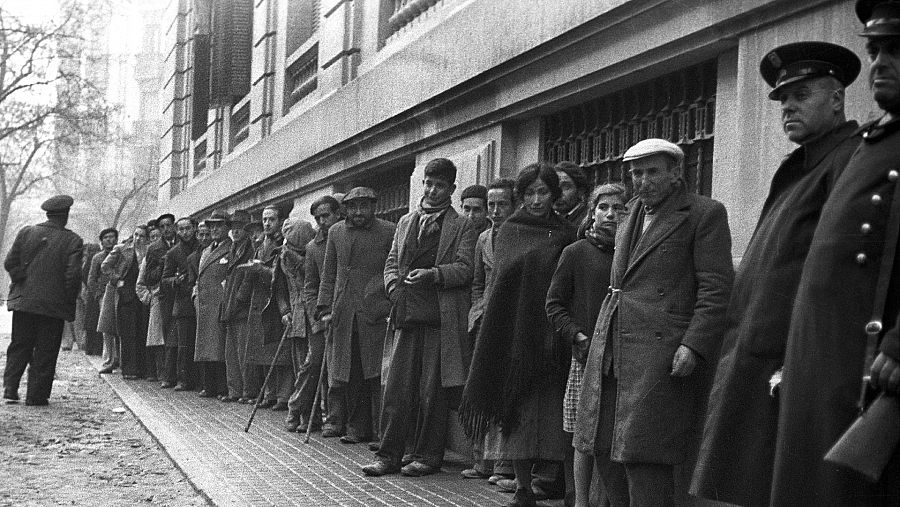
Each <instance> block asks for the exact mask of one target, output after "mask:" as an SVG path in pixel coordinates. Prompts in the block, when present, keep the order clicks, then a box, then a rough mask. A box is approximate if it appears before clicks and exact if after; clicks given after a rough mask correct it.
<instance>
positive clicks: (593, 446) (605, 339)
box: [573, 139, 734, 506]
mask: <svg viewBox="0 0 900 507" xmlns="http://www.w3.org/2000/svg"><path fill="white" fill-rule="evenodd" d="M623 162H624V163H625V164H626V168H627V169H628V170H629V172H630V174H631V178H632V180H633V183H634V194H635V197H634V198H633V199H632V200H631V201H630V202H629V203H628V209H629V210H630V212H629V214H628V217H627V218H626V219H625V220H624V221H623V222H622V223H621V224H620V225H619V229H618V231H617V234H616V251H615V254H614V256H613V267H612V274H611V277H610V287H609V290H608V293H607V296H606V299H605V300H604V301H603V306H602V307H601V310H600V315H599V316H598V320H597V326H596V327H595V331H594V336H593V338H592V341H593V343H592V344H591V347H590V352H589V356H588V360H587V365H586V368H585V372H584V375H585V376H584V384H583V388H582V394H581V400H580V402H579V405H578V418H577V422H576V428H575V437H574V441H573V445H574V446H575V448H576V449H578V450H579V451H581V452H590V453H594V455H595V456H596V463H597V466H598V468H599V470H600V475H601V477H602V478H603V482H604V485H605V486H606V489H607V492H608V495H609V500H610V502H611V504H612V505H613V506H627V505H674V504H675V503H676V498H680V497H682V496H683V495H684V494H685V490H686V489H687V488H686V486H687V484H686V483H684V482H683V481H680V480H679V481H676V478H675V465H676V464H679V463H682V462H684V461H685V460H686V459H687V458H688V457H689V456H690V455H691V454H692V449H691V446H692V445H693V442H694V441H695V440H696V439H695V432H696V431H697V430H698V429H699V427H700V417H701V415H702V414H700V413H699V412H700V410H701V408H702V405H703V401H704V400H705V398H706V394H707V391H708V377H709V373H708V372H710V371H711V369H712V368H713V367H714V366H715V365H714V361H715V356H716V353H717V351H718V347H719V341H720V340H721V335H722V330H723V329H724V327H725V309H726V306H727V304H728V297H729V293H730V291H731V284H732V279H733V278H734V269H733V267H732V262H731V232H730V231H729V229H728V217H727V215H726V212H725V207H724V206H722V204H721V203H719V202H716V201H714V200H712V199H709V198H707V197H703V196H700V195H696V194H692V193H689V192H687V191H686V190H685V188H684V179H683V178H682V167H683V165H682V164H683V162H684V153H683V152H682V151H681V148H679V147H678V146H677V145H675V144H672V143H670V142H669V141H665V140H663V139H646V140H644V141H641V142H639V143H637V144H635V145H634V146H632V147H631V148H629V149H628V151H626V152H625V155H624V157H623ZM676 484H677V487H676Z"/></svg>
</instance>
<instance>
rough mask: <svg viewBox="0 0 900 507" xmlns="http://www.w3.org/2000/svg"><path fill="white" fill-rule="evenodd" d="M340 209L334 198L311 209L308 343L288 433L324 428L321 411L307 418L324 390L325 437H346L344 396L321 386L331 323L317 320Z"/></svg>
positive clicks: (306, 269)
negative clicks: (313, 223) (318, 393)
mask: <svg viewBox="0 0 900 507" xmlns="http://www.w3.org/2000/svg"><path fill="white" fill-rule="evenodd" d="M340 207H341V205H340V203H338V201H337V200H336V199H335V198H334V197H332V196H330V195H325V196H322V197H320V198H318V199H316V200H315V201H313V203H312V205H310V207H309V212H310V214H311V215H312V216H313V218H314V219H315V221H316V225H317V226H318V231H316V234H315V237H313V238H312V239H311V240H309V241H308V242H307V243H306V245H305V246H304V250H305V252H306V255H304V256H303V266H302V272H303V278H302V281H303V287H302V289H303V295H302V298H301V301H302V303H303V304H304V305H305V306H306V308H305V310H306V324H307V329H306V339H305V340H300V341H299V344H298V350H297V351H296V353H297V359H298V361H299V364H300V366H299V367H298V368H297V379H296V381H295V383H294V394H292V395H291V399H290V400H288V414H287V417H285V421H284V424H285V429H286V430H288V431H300V432H304V431H306V425H307V424H312V429H313V430H317V429H319V428H320V427H321V425H322V414H321V413H319V412H320V407H318V406H317V407H316V412H315V413H314V414H313V418H312V420H311V421H308V420H307V418H308V417H309V414H310V411H311V410H312V404H313V401H315V397H316V390H317V389H322V390H323V392H325V393H326V395H325V401H326V403H325V406H326V409H327V414H326V421H325V427H324V428H323V429H322V436H323V437H336V436H337V437H340V436H343V435H344V416H345V410H346V403H345V401H344V396H338V393H337V392H336V391H335V392H332V390H331V389H329V388H328V386H327V385H322V386H319V376H320V374H321V372H322V359H323V358H324V357H325V326H326V325H327V323H325V322H322V321H321V320H316V319H315V314H316V301H317V300H318V299H319V283H320V282H321V280H322V279H321V273H322V266H323V264H324V263H325V242H326V241H327V240H328V229H329V228H331V226H332V225H334V224H336V223H337V222H338V221H339V220H340V219H341V215H340V213H339V211H340ZM304 342H305V343H304ZM345 394H346V393H345Z"/></svg>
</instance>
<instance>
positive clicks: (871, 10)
mask: <svg viewBox="0 0 900 507" xmlns="http://www.w3.org/2000/svg"><path fill="white" fill-rule="evenodd" d="M856 16H857V17H859V20H860V21H862V23H863V31H862V33H861V34H860V35H862V36H863V37H895V36H900V1H896V0H888V1H885V0H857V2H856Z"/></svg>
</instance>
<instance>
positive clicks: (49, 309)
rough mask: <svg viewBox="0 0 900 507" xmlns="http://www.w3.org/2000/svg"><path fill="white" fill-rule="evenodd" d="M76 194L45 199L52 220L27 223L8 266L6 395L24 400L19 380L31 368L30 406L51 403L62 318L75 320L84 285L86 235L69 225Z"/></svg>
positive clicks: (12, 399)
mask: <svg viewBox="0 0 900 507" xmlns="http://www.w3.org/2000/svg"><path fill="white" fill-rule="evenodd" d="M72 204H73V201H72V198H71V197H69V196H67V195H57V196H55V197H51V198H50V199H47V200H46V201H44V203H43V204H42V205H41V209H42V210H44V211H45V212H46V213H47V221H46V222H43V223H40V224H37V225H31V226H26V227H24V228H22V230H20V231H19V233H18V234H17V235H16V239H15V241H13V244H12V247H11V248H10V249H9V253H7V254H6V260H5V261H4V263H3V267H4V268H6V271H7V272H8V273H9V279H10V282H11V285H10V288H9V298H8V300H7V306H8V308H9V310H10V311H12V312H13V318H12V340H11V341H10V344H9V348H8V349H7V350H6V369H5V370H4V372H3V399H4V400H5V401H6V402H7V403H15V402H17V401H18V400H19V381H20V380H21V378H22V374H23V373H25V368H26V367H28V392H27V393H26V395H25V404H26V405H46V404H47V399H48V398H50V390H51V389H52V387H53V376H54V374H55V373H56V358H57V356H58V355H59V346H60V342H61V341H62V332H63V322H66V321H67V322H72V321H73V320H75V300H76V299H77V298H78V292H79V291H80V290H81V249H82V241H81V238H80V237H79V236H78V235H77V234H75V233H74V232H72V231H70V230H68V229H66V223H67V222H68V220H69V208H71V207H72Z"/></svg>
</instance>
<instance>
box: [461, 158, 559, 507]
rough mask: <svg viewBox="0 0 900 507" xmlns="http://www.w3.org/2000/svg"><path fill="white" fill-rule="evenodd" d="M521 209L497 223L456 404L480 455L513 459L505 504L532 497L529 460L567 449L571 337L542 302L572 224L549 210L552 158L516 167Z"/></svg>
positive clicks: (554, 194) (554, 180)
mask: <svg viewBox="0 0 900 507" xmlns="http://www.w3.org/2000/svg"><path fill="white" fill-rule="evenodd" d="M515 190H516V195H517V196H518V200H519V202H521V203H522V209H520V210H518V211H516V212H515V213H514V214H513V216H511V217H510V218H509V219H507V221H506V222H505V223H504V224H503V226H502V227H501V228H500V232H499V233H498V234H497V238H496V244H495V246H494V249H495V264H494V270H495V278H494V288H493V291H492V292H491V294H490V296H489V298H488V301H487V303H486V306H485V311H484V316H483V317H482V324H481V329H480V330H479V333H478V338H477V340H476V345H475V352H474V355H473V358H472V366H471V369H470V371H469V378H468V381H467V383H466V387H465V391H464V393H463V399H462V404H461V406H460V418H461V420H462V423H463V426H464V428H465V430H466V433H467V434H468V436H469V437H470V438H472V439H474V440H475V441H480V440H481V439H482V438H484V435H487V439H486V441H485V458H488V459H504V460H511V461H513V468H514V469H515V472H516V482H517V490H516V494H515V497H514V500H513V503H512V504H510V505H513V506H526V505H534V504H535V497H534V493H533V492H532V489H531V478H532V474H531V466H532V464H533V463H534V462H535V461H536V460H539V459H544V460H554V461H562V460H563V459H564V458H565V454H566V449H565V447H566V436H565V433H564V432H563V427H562V422H563V416H562V407H563V395H564V392H565V387H566V374H567V372H568V370H569V362H570V357H571V344H570V343H567V342H565V341H564V340H562V339H560V338H559V337H558V335H557V333H555V332H554V331H553V327H552V326H551V324H550V321H549V320H548V319H547V314H546V312H545V310H544V304H545V299H546V296H547V290H548V288H549V287H550V281H551V277H552V275H553V272H554V270H555V269H556V264H557V260H558V259H559V256H560V253H561V252H562V250H563V248H565V247H566V246H567V245H568V244H570V243H572V242H573V241H574V240H575V229H574V228H573V227H572V226H571V225H569V223H568V222H567V221H566V220H565V219H564V218H561V217H559V216H557V215H556V214H555V213H553V202H554V201H555V200H556V199H558V198H559V196H560V193H561V191H560V187H559V177H558V176H557V175H556V172H554V170H553V168H552V166H549V165H547V164H532V165H529V166H527V167H525V168H524V169H522V171H521V172H520V173H519V176H518V178H517V180H516V187H515Z"/></svg>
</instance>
